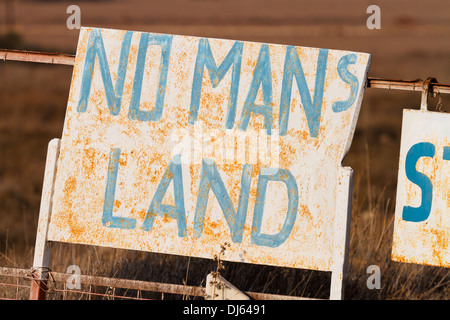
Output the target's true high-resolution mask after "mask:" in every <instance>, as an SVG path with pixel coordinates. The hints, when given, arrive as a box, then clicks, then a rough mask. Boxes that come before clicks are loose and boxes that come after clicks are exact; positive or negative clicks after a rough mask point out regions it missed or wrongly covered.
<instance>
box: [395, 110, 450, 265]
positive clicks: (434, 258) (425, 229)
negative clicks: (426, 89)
mask: <svg viewBox="0 0 450 320" xmlns="http://www.w3.org/2000/svg"><path fill="white" fill-rule="evenodd" d="M418 146H426V147H428V150H429V151H432V152H431V153H428V154H426V152H424V153H419V154H417V156H418V158H416V157H413V154H412V151H411V150H414V148H416V150H419V149H417V147H418ZM449 146H450V115H449V114H444V113H439V112H429V111H426V110H420V111H419V110H404V112H403V124H402V140H401V147H400V162H399V173H398V186H397V202H396V210H395V226H394V238H393V245H392V260H394V261H399V262H409V263H418V264H425V265H434V266H441V267H450V247H449V240H450V214H449V213H450V201H449V194H450V192H449V190H450V187H449V186H450V161H449V160H446V155H445V150H446V148H448V147H449ZM424 151H425V149H424ZM408 157H409V158H410V159H413V160H407V159H408ZM415 160H417V161H415ZM408 161H409V163H408ZM408 166H411V167H410V168H408ZM408 170H409V172H413V173H414V174H411V173H410V175H409V176H408V174H407V173H408ZM415 172H417V173H415ZM411 180H413V181H411Z"/></svg>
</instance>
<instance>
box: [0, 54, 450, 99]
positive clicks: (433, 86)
mask: <svg viewBox="0 0 450 320" xmlns="http://www.w3.org/2000/svg"><path fill="white" fill-rule="evenodd" d="M0 60H4V61H8V60H9V61H25V62H37V63H49V64H63V65H70V66H73V65H74V64H75V56H74V55H71V54H67V53H57V52H37V51H24V50H7V49H0ZM367 88H376V89H388V90H406V91H423V80H420V79H418V80H395V79H382V78H372V77H368V78H367ZM429 92H430V93H446V94H450V84H442V83H438V82H431V83H430V87H429Z"/></svg>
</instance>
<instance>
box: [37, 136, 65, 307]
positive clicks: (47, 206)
mask: <svg viewBox="0 0 450 320" xmlns="http://www.w3.org/2000/svg"><path fill="white" fill-rule="evenodd" d="M60 142H61V140H60V139H53V140H51V141H50V143H49V144H48V149H47V160H46V164H45V174H44V184H43V187H42V197H41V207H40V210H39V221H38V229H37V235H36V246H35V248H34V260H33V272H32V276H33V281H32V282H31V289H30V300H45V296H46V293H47V280H48V273H49V268H48V266H49V260H50V247H49V245H48V241H47V231H48V225H49V222H50V215H51V210H52V196H53V188H54V182H55V176H56V166H57V161H58V156H59V148H60Z"/></svg>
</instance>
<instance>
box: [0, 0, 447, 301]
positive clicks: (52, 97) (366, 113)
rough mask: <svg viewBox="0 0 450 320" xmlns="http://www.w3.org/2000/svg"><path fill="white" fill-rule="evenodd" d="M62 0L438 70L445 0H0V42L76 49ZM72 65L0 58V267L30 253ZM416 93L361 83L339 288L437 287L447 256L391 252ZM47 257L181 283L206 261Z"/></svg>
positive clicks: (284, 280)
mask: <svg viewBox="0 0 450 320" xmlns="http://www.w3.org/2000/svg"><path fill="white" fill-rule="evenodd" d="M74 4H75V5H78V6H79V8H80V9H81V25H82V26H92V27H101V28H114V29H125V30H133V31H146V32H158V33H170V34H180V35H192V36H202V37H213V38H225V39H235V40H244V41H258V42H268V43H278V44H288V45H296V46H308V47H320V48H328V49H342V50H352V51H359V52H367V53H370V54H372V64H371V68H370V71H369V76H370V77H378V78H387V79H404V80H415V79H425V78H427V77H430V76H432V77H435V78H436V79H437V80H438V81H439V82H441V83H450V2H449V1H448V0H432V1H423V0H396V1H391V0H383V1H382V0H373V1H366V0H343V1H335V0H276V1H275V0H166V1H154V0H129V1H125V0H96V1H95V0H91V1H88V0H85V1H56V0H54V1H51V0H34V1H33V0H0V48H2V49H24V50H38V51H47V52H64V53H70V54H75V51H76V45H77V39H78V30H77V29H72V30H71V29H68V28H67V25H66V22H67V19H68V18H69V17H70V15H71V13H67V12H66V10H67V8H68V7H69V6H70V5H74ZM370 5H378V6H379V7H380V9H381V28H380V29H369V28H368V27H367V25H366V21H367V19H368V18H369V16H370V15H371V14H368V13H367V12H366V10H367V8H368V7H369V6H370ZM71 76H72V67H71V66H56V65H40V64H33V63H25V62H10V61H5V62H3V61H0V266H15V267H24V268H29V267H31V266H32V257H33V250H34V241H35V236H36V227H37V219H38V213H39V205H40V196H41V190H42V181H43V175H44V165H45V157H46V151H47V144H48V142H49V141H50V140H51V139H52V138H55V137H61V134H62V128H63V122H64V114H65V106H66V103H67V98H68V94H69V87H70V81H71ZM420 95H421V94H420V92H410V91H396V90H383V89H374V88H369V89H367V90H366V93H365V96H364V100H363V104H362V109H361V113H360V117H359V120H358V125H357V129H356V133H355V136H354V140H353V144H352V147H351V149H350V152H349V153H348V155H347V156H346V158H345V160H344V165H347V166H351V167H352V168H353V169H354V171H355V175H354V193H353V210H352V225H351V242H350V265H349V278H348V280H347V282H346V295H345V298H346V299H448V298H450V290H449V289H450V273H449V271H448V269H445V268H437V267H430V266H419V265H412V264H401V263H394V262H392V261H390V254H391V252H390V248H391V245H392V233H393V213H394V205H395V194H396V188H397V183H396V182H397V169H398V156H399V148H400V133H401V119H402V111H403V109H404V108H413V109H418V108H419V106H420ZM449 106H450V97H449V95H442V96H437V97H435V98H431V99H430V101H429V109H430V110H441V111H442V112H449V111H450V107H449ZM51 259H52V260H51V264H52V267H53V268H54V269H58V268H59V271H62V272H64V271H65V268H66V267H67V266H68V265H71V264H77V265H79V266H80V267H81V269H82V272H83V273H90V274H101V275H110V276H116V277H130V278H136V279H142V280H145V279H148V280H152V281H166V282H171V283H176V282H178V283H188V284H190V285H201V284H202V281H204V279H205V278H206V274H207V273H208V272H209V271H212V270H213V269H215V268H216V264H215V262H212V261H203V260H201V259H191V258H186V257H170V256H169V257H168V256H164V255H156V254H150V253H140V252H130V251H124V250H121V251H119V250H113V249H108V250H106V249H102V248H91V247H83V246H76V245H71V246H68V245H65V244H58V245H54V246H53V247H52V258H51ZM370 265H378V266H379V267H380V269H381V274H382V278H381V285H382V287H381V289H379V290H369V289H368V288H367V286H366V280H367V278H368V276H369V275H368V274H367V272H366V270H367V267H368V266H370ZM167 270H170V271H167ZM222 274H223V275H224V276H225V277H226V278H227V279H228V280H229V281H230V282H232V283H233V284H234V285H236V286H237V287H240V288H242V289H243V290H253V291H267V292H272V293H281V294H292V295H306V296H314V297H327V295H328V294H329V289H328V286H329V276H327V275H325V276H323V275H317V274H316V273H305V272H302V271H299V270H286V269H281V268H270V267H263V266H253V265H252V266H250V265H238V264H232V263H225V270H224V271H223V272H222ZM248 275H252V277H249V276H248ZM250 278H251V279H250ZM203 285H204V283H203ZM0 294H1V291H0Z"/></svg>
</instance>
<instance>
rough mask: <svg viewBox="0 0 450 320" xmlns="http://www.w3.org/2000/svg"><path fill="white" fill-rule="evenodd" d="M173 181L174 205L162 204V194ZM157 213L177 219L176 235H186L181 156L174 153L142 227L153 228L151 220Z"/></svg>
mask: <svg viewBox="0 0 450 320" xmlns="http://www.w3.org/2000/svg"><path fill="white" fill-rule="evenodd" d="M171 181H173V190H174V197H175V205H174V206H173V205H168V204H162V203H161V202H162V200H163V199H164V195H165V194H166V191H167V188H168V187H169V184H170V182H171ZM157 215H160V216H163V217H170V218H172V219H175V220H177V225H178V236H179V237H186V236H187V231H186V211H185V209H184V192H183V176H182V172H181V157H180V155H176V156H175V157H174V158H173V159H172V160H171V161H170V163H169V165H168V167H167V169H166V171H165V172H164V175H163V177H162V179H161V181H160V182H159V184H158V187H157V188H156V193H155V195H154V197H153V199H152V202H151V203H150V207H149V208H148V211H147V214H146V215H145V220H144V223H143V224H142V229H144V230H146V231H149V230H151V229H152V228H153V222H154V221H155V217H156V216H157Z"/></svg>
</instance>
